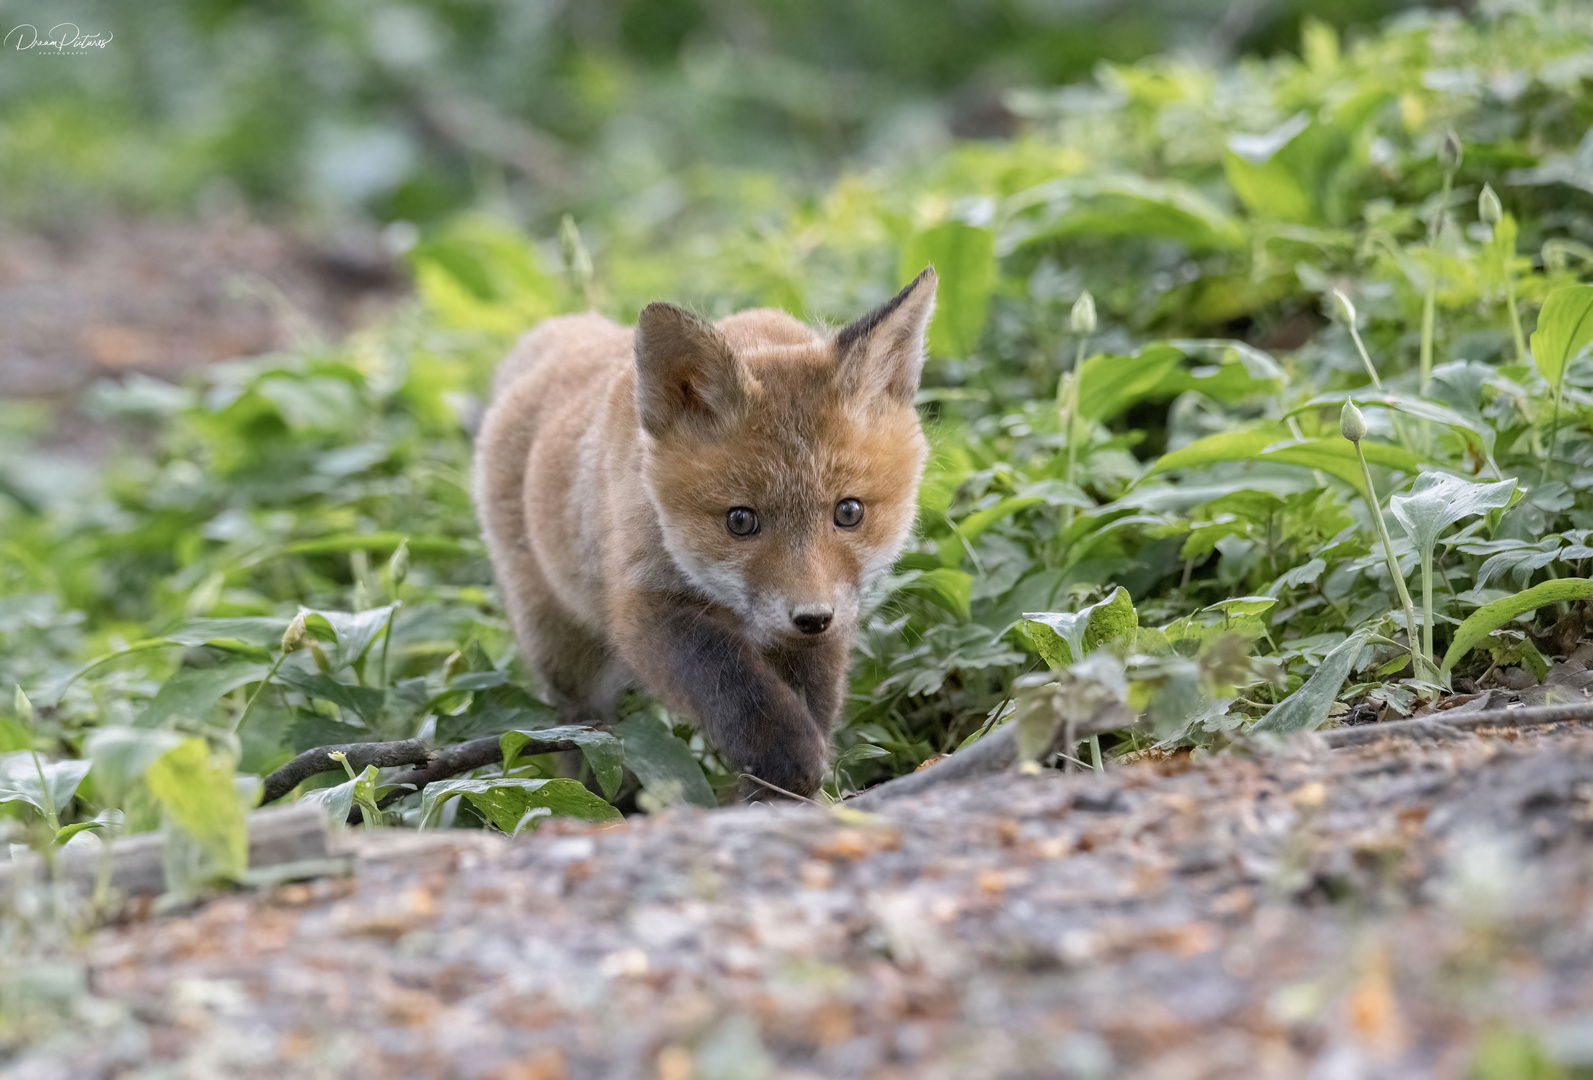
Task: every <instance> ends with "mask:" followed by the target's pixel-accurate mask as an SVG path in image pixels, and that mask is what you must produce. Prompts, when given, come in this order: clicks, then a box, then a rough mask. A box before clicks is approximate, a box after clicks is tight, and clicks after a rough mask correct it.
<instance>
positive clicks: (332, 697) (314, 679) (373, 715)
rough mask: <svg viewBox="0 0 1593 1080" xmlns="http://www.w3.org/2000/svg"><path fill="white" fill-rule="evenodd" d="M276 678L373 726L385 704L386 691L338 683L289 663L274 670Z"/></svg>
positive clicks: (318, 673)
mask: <svg viewBox="0 0 1593 1080" xmlns="http://www.w3.org/2000/svg"><path fill="white" fill-rule="evenodd" d="M275 681H276V682H279V683H281V684H282V685H283V686H286V687H289V688H290V689H293V690H297V691H298V692H299V693H301V694H307V695H309V696H310V697H314V698H320V699H321V700H322V701H330V702H331V703H332V704H334V705H336V706H338V708H341V709H347V710H348V711H349V712H352V713H353V714H354V715H356V716H358V717H359V718H360V719H361V720H363V721H365V723H366V724H367V725H375V723H376V721H377V720H378V719H379V718H380V717H381V715H382V709H383V708H384V707H385V706H386V704H387V692H386V691H385V690H377V689H375V688H374V687H369V686H352V685H350V684H348V683H340V682H338V681H337V680H336V679H334V678H332V677H331V676H329V675H322V674H321V673H320V672H319V671H305V670H302V669H300V668H298V667H295V666H293V665H290V664H283V665H282V666H281V667H280V668H278V669H277V674H276V680H275Z"/></svg>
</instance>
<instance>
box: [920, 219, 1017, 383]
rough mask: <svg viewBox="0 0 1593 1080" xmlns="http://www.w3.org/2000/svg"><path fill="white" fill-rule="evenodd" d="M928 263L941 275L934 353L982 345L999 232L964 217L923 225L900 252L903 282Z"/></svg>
mask: <svg viewBox="0 0 1593 1080" xmlns="http://www.w3.org/2000/svg"><path fill="white" fill-rule="evenodd" d="M925 266H933V267H934V268H935V273H936V274H937V275H938V276H939V277H940V285H939V287H938V289H937V292H936V296H935V317H934V319H933V320H931V322H930V324H929V351H930V352H931V353H933V354H935V355H936V356H950V357H963V356H967V355H968V354H969V353H971V352H973V351H974V350H975V349H977V348H978V347H979V335H980V334H981V333H983V332H984V328H985V318H986V316H987V315H988V314H989V311H990V293H991V290H993V289H994V288H995V285H996V237H995V234H994V233H992V232H991V231H990V230H989V229H981V228H978V227H976V226H973V225H967V224H964V223H963V222H961V221H947V222H943V223H942V224H940V225H936V226H934V227H933V228H930V229H925V230H924V231H923V232H920V233H919V234H918V235H917V236H915V237H913V239H912V241H911V242H910V243H909V244H908V245H907V248H906V250H905V251H904V252H903V253H902V281H903V283H904V284H905V283H906V282H908V281H911V280H912V279H913V278H915V277H917V276H918V274H919V272H920V271H922V270H923V269H924V267H925Z"/></svg>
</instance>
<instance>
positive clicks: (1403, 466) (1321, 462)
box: [1140, 424, 1419, 494]
mask: <svg viewBox="0 0 1593 1080" xmlns="http://www.w3.org/2000/svg"><path fill="white" fill-rule="evenodd" d="M1361 449H1362V450H1363V451H1365V453H1366V458H1367V460H1368V461H1370V462H1371V463H1372V464H1374V465H1382V466H1384V467H1386V468H1390V469H1398V470H1399V471H1401V472H1407V473H1414V472H1416V470H1417V468H1418V467H1419V462H1418V459H1417V457H1416V456H1415V455H1414V454H1412V453H1410V452H1409V451H1407V450H1404V449H1401V448H1400V447H1397V446H1388V445H1386V444H1384V443H1374V442H1362V443H1361ZM1223 461H1270V462H1278V463H1281V464H1285V465H1298V466H1301V467H1302V468H1307V469H1316V470H1319V471H1321V472H1324V473H1327V474H1328V475H1329V476H1334V477H1337V478H1338V479H1340V480H1343V481H1344V482H1345V483H1346V484H1349V485H1350V486H1351V487H1353V488H1355V490H1356V491H1360V492H1362V494H1365V492H1364V491H1363V490H1362V489H1363V488H1365V486H1366V480H1365V478H1364V477H1363V476H1362V475H1361V464H1360V460H1359V459H1358V458H1356V456H1355V446H1354V444H1353V443H1351V442H1350V441H1349V440H1347V439H1341V438H1340V439H1303V440H1302V439H1294V438H1292V437H1291V436H1290V435H1289V433H1288V431H1287V429H1285V428H1282V427H1280V426H1277V425H1271V424H1268V425H1264V426H1261V427H1256V428H1250V429H1249V430H1246V431H1225V432H1220V433H1218V434H1216V435H1208V436H1206V437H1205V438H1203V439H1196V440H1195V441H1194V442H1192V443H1190V444H1189V445H1188V446H1184V447H1181V448H1180V449H1177V450H1174V451H1171V452H1170V453H1166V454H1163V455H1162V456H1161V457H1160V458H1159V459H1158V460H1157V462H1156V464H1155V465H1153V466H1152V467H1151V469H1150V471H1149V472H1147V473H1146V474H1145V476H1144V477H1142V478H1141V481H1140V482H1143V481H1144V480H1146V479H1149V478H1150V477H1152V476H1155V475H1156V474H1157V473H1161V472H1165V471H1167V470H1168V469H1192V468H1202V467H1204V466H1207V465H1215V464H1217V463H1219V462H1223Z"/></svg>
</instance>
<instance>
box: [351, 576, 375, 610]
mask: <svg viewBox="0 0 1593 1080" xmlns="http://www.w3.org/2000/svg"><path fill="white" fill-rule="evenodd" d="M370 606H371V591H370V590H369V589H367V588H366V587H365V581H364V579H362V578H355V579H354V610H355V611H366V610H368V609H369V608H370Z"/></svg>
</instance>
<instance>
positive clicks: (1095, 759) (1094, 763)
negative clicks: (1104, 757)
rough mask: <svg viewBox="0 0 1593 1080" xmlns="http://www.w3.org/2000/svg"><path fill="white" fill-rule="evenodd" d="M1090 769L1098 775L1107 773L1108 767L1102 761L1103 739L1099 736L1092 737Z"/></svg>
mask: <svg viewBox="0 0 1593 1080" xmlns="http://www.w3.org/2000/svg"><path fill="white" fill-rule="evenodd" d="M1090 767H1091V768H1093V769H1094V770H1095V771H1096V772H1098V773H1102V772H1105V771H1106V765H1105V763H1104V762H1102V761H1101V737H1100V736H1099V735H1091V736H1090Z"/></svg>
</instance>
